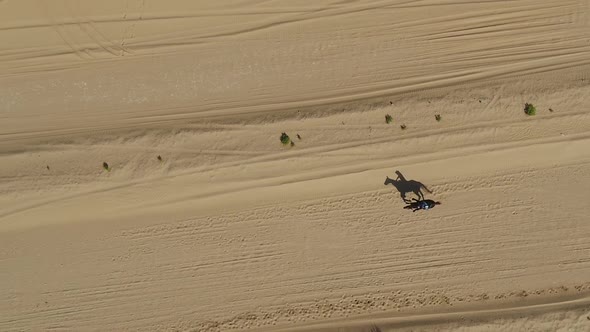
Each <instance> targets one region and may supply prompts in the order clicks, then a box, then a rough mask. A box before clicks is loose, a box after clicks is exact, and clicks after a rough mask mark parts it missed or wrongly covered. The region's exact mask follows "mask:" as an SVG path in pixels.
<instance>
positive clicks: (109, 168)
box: [102, 161, 111, 172]
mask: <svg viewBox="0 0 590 332" xmlns="http://www.w3.org/2000/svg"><path fill="white" fill-rule="evenodd" d="M102 168H104V169H105V170H106V171H107V172H110V171H111V167H110V166H109V164H107V162H106V161H105V162H103V163H102Z"/></svg>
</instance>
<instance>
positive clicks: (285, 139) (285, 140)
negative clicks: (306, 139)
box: [281, 133, 291, 145]
mask: <svg viewBox="0 0 590 332" xmlns="http://www.w3.org/2000/svg"><path fill="white" fill-rule="evenodd" d="M281 143H283V144H284V145H287V144H289V143H291V138H290V137H289V135H287V134H286V133H282V134H281Z"/></svg>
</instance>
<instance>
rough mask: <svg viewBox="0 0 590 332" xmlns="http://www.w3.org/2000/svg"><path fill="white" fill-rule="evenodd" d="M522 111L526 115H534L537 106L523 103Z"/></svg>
mask: <svg viewBox="0 0 590 332" xmlns="http://www.w3.org/2000/svg"><path fill="white" fill-rule="evenodd" d="M524 113H525V114H526V115H535V114H537V108H536V107H535V106H533V104H529V103H526V104H524Z"/></svg>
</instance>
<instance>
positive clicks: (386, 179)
mask: <svg viewBox="0 0 590 332" xmlns="http://www.w3.org/2000/svg"><path fill="white" fill-rule="evenodd" d="M393 182H394V181H393V180H392V179H390V178H389V176H386V177H385V183H384V185H388V184H390V183H393Z"/></svg>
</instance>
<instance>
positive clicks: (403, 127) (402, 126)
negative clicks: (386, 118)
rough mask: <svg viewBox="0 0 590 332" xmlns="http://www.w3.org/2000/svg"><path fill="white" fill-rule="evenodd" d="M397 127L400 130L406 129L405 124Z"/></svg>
mask: <svg viewBox="0 0 590 332" xmlns="http://www.w3.org/2000/svg"><path fill="white" fill-rule="evenodd" d="M399 127H400V128H401V129H402V130H406V128H407V127H406V125H405V124H403V125H401V126H399Z"/></svg>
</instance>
